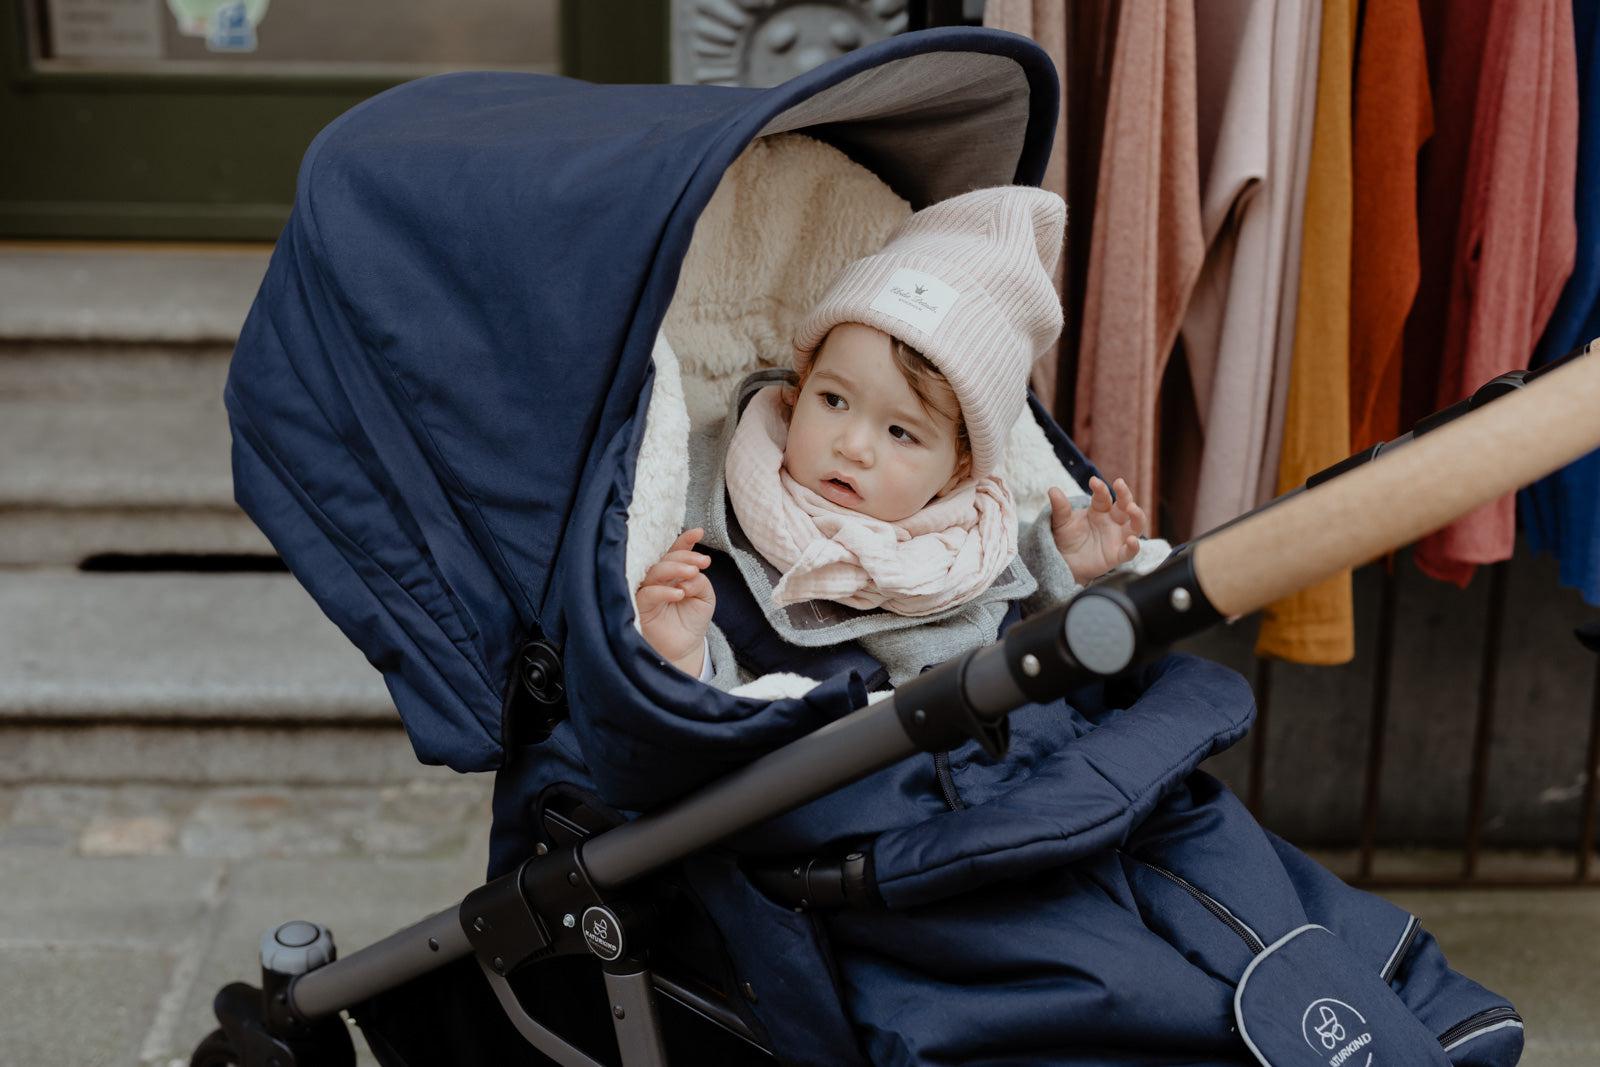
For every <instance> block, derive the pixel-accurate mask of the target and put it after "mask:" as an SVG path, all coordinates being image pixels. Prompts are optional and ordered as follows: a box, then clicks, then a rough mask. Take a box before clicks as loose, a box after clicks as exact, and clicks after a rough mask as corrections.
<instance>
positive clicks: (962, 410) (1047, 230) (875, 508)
mask: <svg viewBox="0 0 1600 1067" xmlns="http://www.w3.org/2000/svg"><path fill="white" fill-rule="evenodd" d="M1064 217H1065V208H1064V205H1063V204H1062V203H1061V200H1060V198H1059V197H1056V196H1055V195H1054V194H1051V193H1047V192H1044V191H1042V190H1038V189H1032V188H1027V187H1020V186H1008V187H1001V188H996V189H981V190H977V191H975V192H972V193H967V194H965V195H963V196H960V197H956V198H953V199H951V200H947V201H943V202H941V203H938V204H934V205H932V206H930V207H928V208H925V209H924V210H922V211H920V212H917V213H916V214H914V215H913V216H911V217H910V218H909V219H908V220H907V221H906V222H905V223H904V224H903V225H902V226H901V227H900V229H899V230H898V231H897V232H896V233H895V235H894V236H893V237H892V238H891V240H890V241H889V243H888V244H887V245H886V246H885V247H884V249H883V250H882V251H881V252H879V253H877V254H875V255H872V256H868V257H866V258H864V259H862V260H858V261H856V262H855V263H853V264H851V265H850V266H848V267H847V268H846V269H845V270H844V271H843V272H842V274H841V275H840V276H839V278H838V279H836V280H835V282H834V283H833V285H832V287H831V288H830V290H829V291H828V293H827V294H826V295H825V296H824V298H823V300H822V301H821V303H820V304H819V305H818V307H817V308H816V309H814V310H813V311H812V312H811V314H810V315H809V316H808V317H807V319H806V321H805V322H804V323H803V324H802V327H801V330H800V336H799V337H798V338H797V340H796V345H795V348H796V368H795V369H796V372H797V380H794V381H793V382H792V383H781V382H780V383H775V384H768V385H764V386H762V383H761V382H760V381H758V380H755V379H759V378H760V377H761V376H759V375H758V376H753V379H752V380H751V381H750V382H749V383H748V387H744V388H741V390H740V392H739V397H738V399H737V400H736V403H735V408H734V410H733V411H732V412H731V413H730V416H729V420H730V424H731V426H732V429H731V433H729V434H726V435H725V436H724V440H725V442H726V447H725V452H724V454H723V456H722V457H720V458H721V469H720V471H713V472H712V474H711V476H710V479H709V480H710V481H712V482H713V483H714V484H711V485H709V486H704V487H702V489H703V490H709V495H710V498H711V499H712V501H713V504H720V502H721V499H722V497H721V494H722V492H723V489H724V488H725V490H726V499H727V501H728V503H729V504H731V507H732V515H731V516H729V515H726V514H725V512H724V510H723V509H722V508H720V507H717V506H711V507H708V508H707V509H706V511H707V514H709V515H712V516H714V517H715V518H716V519H717V520H718V521H720V522H722V523H723V524H724V525H725V526H726V527H728V529H727V530H719V531H717V536H716V537H714V538H713V541H714V542H715V543H716V544H715V547H717V548H724V549H725V548H727V547H728V546H730V545H733V544H738V543H741V540H747V541H748V545H749V546H750V547H752V548H753V549H754V550H755V553H757V554H759V556H760V558H761V560H762V561H764V563H765V564H766V567H768V568H771V571H768V572H767V573H768V574H769V576H770V574H771V573H772V572H776V575H777V581H776V583H775V584H767V583H763V582H762V581H761V579H760V575H759V574H756V573H753V572H755V570H756V568H754V567H746V568H745V577H746V580H747V581H748V582H749V583H750V585H751V587H752V591H753V592H755V593H756V594H757V598H758V600H759V599H765V600H766V601H768V603H767V604H766V605H765V610H766V611H767V612H768V613H769V619H774V620H776V619H778V618H779V617H778V616H775V615H772V614H771V612H772V611H773V609H775V608H781V607H784V606H786V605H798V604H806V603H809V602H831V603H833V604H838V605H843V606H844V607H845V608H848V609H854V611H852V612H846V613H844V614H843V615H842V616H841V621H840V623H839V624H838V626H837V627H836V629H837V634H836V636H838V637H839V638H840V639H842V640H848V639H853V638H860V637H863V636H867V635H870V634H875V633H878V632H879V631H903V630H905V629H906V628H907V625H908V624H907V622H905V621H904V620H925V621H926V623H928V624H934V623H940V624H943V625H944V628H945V630H946V632H947V633H953V632H955V631H954V630H953V629H952V626H953V624H954V623H956V622H965V623H966V624H967V625H966V626H965V628H964V629H963V631H962V633H961V636H960V641H961V643H963V644H965V645H971V644H975V643H987V641H989V640H993V638H994V636H995V633H994V632H989V631H990V630H991V628H997V627H998V623H999V619H1000V617H1001V614H1002V613H1003V612H1002V611H1001V610H1000V609H1003V608H1004V607H1005V606H1006V604H1007V603H1008V602H1009V601H1011V600H1019V599H1024V598H1025V597H1026V596H1028V595H1031V594H1033V593H1035V592H1036V591H1037V590H1038V589H1039V587H1040V585H1041V584H1048V585H1051V586H1052V591H1053V592H1055V593H1058V594H1059V593H1061V592H1062V591H1063V590H1065V589H1068V588H1070V587H1075V586H1081V585H1082V584H1084V583H1086V582H1088V581H1090V580H1091V579H1093V578H1095V577H1097V576H1099V575H1101V574H1103V573H1105V572H1106V571H1107V570H1109V569H1111V568H1113V567H1115V566H1117V565H1119V564H1122V563H1126V562H1128V561H1129V560H1132V559H1133V558H1134V556H1135V555H1136V554H1137V553H1138V550H1139V544H1140V541H1139V535H1140V534H1142V533H1143V532H1144V529H1145V515H1144V512H1143V510H1142V509H1141V508H1140V507H1139V505H1138V504H1137V503H1136V502H1135V501H1134V498H1133V494H1132V493H1131V491H1130V490H1129V489H1128V486H1127V485H1126V484H1125V483H1124V482H1123V481H1122V480H1121V479H1118V480H1117V482H1116V484H1115V491H1116V499H1115V500H1113V499H1112V494H1111V491H1110V489H1109V488H1108V487H1107V486H1106V484H1105V483H1104V482H1102V481H1101V480H1100V479H1098V478H1094V479H1091V481H1090V486H1089V489H1090V494H1091V497H1090V502H1089V505H1088V507H1086V508H1083V509H1074V508H1073V507H1072V506H1071V504H1070V503H1069V502H1068V500H1067V497H1066V494H1065V493H1064V492H1062V490H1060V489H1059V488H1052V489H1051V490H1050V494H1049V497H1050V510H1049V514H1048V525H1047V527H1044V528H1042V529H1041V530H1039V531H1038V532H1037V533H1032V532H1030V535H1029V536H1028V537H1026V538H1024V540H1025V541H1026V542H1027V544H1025V545H1023V546H1022V555H1023V556H1024V557H1026V556H1029V555H1030V551H1029V547H1028V546H1029V545H1032V546H1035V547H1034V548H1033V550H1032V552H1031V555H1032V558H1029V559H1027V560H1026V563H1027V568H1026V570H1027V571H1028V572H1039V573H1021V571H1022V568H1019V567H1018V566H1017V564H1018V563H1020V562H1023V560H1022V559H1020V558H1019V531H1018V522H1017V517H1016V504H1015V502H1014V501H1013V500H1012V498H1011V494H1010V491H1009V489H1008V488H1007V487H1006V484H1005V481H1004V478H1003V477H1002V475H1001V474H1000V473H999V471H998V468H999V466H1000V460H1001V458H1002V456H1003V455H1004V449H1005V439H1006V434H1007V433H1008V432H1009V430H1010V428H1011V426H1012V425H1013V424H1014V423H1015V421H1016V419H1017V417H1018V416H1019V415H1020V414H1021V412H1022V410H1023V406H1024V404H1025V402H1026V401H1025V398H1026V389H1027V376H1028V371H1029V369H1030V368H1031V366H1032V364H1033V362H1034V359H1035V358H1036V356H1037V354H1038V353H1039V352H1040V351H1042V350H1043V349H1044V348H1045V347H1046V346H1048V345H1049V344H1051V343H1052V342H1053V341H1054V340H1055V337H1056V335H1057V334H1058V333H1059V332H1060V329H1061V313H1060V304H1059V300H1058V299H1057V297H1056V294H1055V291H1054V288H1053V287H1052V285H1051V281H1050V269H1051V267H1052V266H1053V264H1054V259H1055V255H1056V250H1057V249H1059V247H1060V243H1061V233H1062V225H1063V223H1064ZM767 377H770V374H769V375H767ZM713 466H714V465H713ZM702 480H705V479H702ZM701 495H702V497H704V496H706V493H705V492H702V494H701ZM735 520H736V522H737V530H736V532H735V530H734V526H735ZM1035 525H1037V524H1035ZM706 533H707V531H706V530H705V529H704V528H695V529H690V530H687V531H685V532H684V533H683V534H681V535H680V536H679V537H678V539H677V540H676V541H675V542H674V543H673V544H672V546H671V548H670V549H669V550H668V551H667V552H666V553H665V554H664V555H663V556H662V557H661V558H660V559H659V560H658V561H657V562H656V563H655V564H654V565H652V566H651V567H650V568H649V570H648V571H647V572H646V574H645V576H644V579H643V581H642V582H641V584H640V586H639V588H638V590H637V593H636V597H635V602H636V605H637V608H638V614H639V624H640V630H641V632H642V633H643V635H644V638H645V640H646V641H647V642H648V643H649V644H650V646H651V647H652V648H653V649H655V651H656V652H657V653H658V654H659V655H660V656H662V657H663V658H664V659H666V660H668V661H669V662H671V663H672V664H674V665H675V666H677V667H678V668H679V669H681V670H683V671H685V672H687V673H688V674H690V675H694V676H698V677H700V678H702V679H704V680H710V679H711V678H712V677H713V675H714V674H717V673H720V672H717V671H714V670H713V669H712V664H711V663H710V662H709V658H710V653H709V650H710V648H711V645H710V643H709V642H708V635H709V634H710V633H711V632H712V629H713V628H712V616H713V613H714V612H715V610H716V606H717V602H716V595H715V593H714V591H713V588H712V583H711V581H710V579H709V578H708V577H707V575H706V573H705V572H706V569H707V568H708V567H709V566H710V565H711V563H712V559H711V557H710V556H709V555H707V554H705V553H703V552H699V551H696V546H697V545H698V544H699V543H700V541H701V539H702V538H703V537H705V536H706ZM741 535H742V537H741ZM1041 543H1047V544H1049V545H1051V546H1053V550H1054V552H1055V553H1056V558H1055V559H1054V560H1050V559H1046V558H1041V553H1040V550H1039V549H1038V548H1037V547H1036V546H1038V545H1039V544H1041ZM746 555H747V556H748V555H749V553H748V551H747V552H746ZM1052 570H1054V571H1056V572H1064V573H1062V574H1060V577H1059V579H1058V580H1056V581H1054V582H1042V578H1041V574H1045V575H1047V574H1048V573H1049V572H1051V571H1052ZM1002 577H1004V580H1003V581H1000V582H998V583H997V580H999V579H1002ZM752 579H754V580H752ZM997 586H1003V587H1004V589H1003V596H997V594H996V588H997ZM984 601H988V602H991V605H992V604H993V603H994V602H996V601H998V607H995V606H990V607H989V608H987V609H986V610H984V611H978V610H976V609H977V608H979V607H982V606H983V605H982V602H984ZM861 613H870V615H871V616H876V617H878V618H883V617H884V615H885V613H887V616H889V617H890V618H889V621H887V622H882V623H874V622H872V621H871V618H870V617H869V618H865V619H864V617H863V615H862V614H861ZM814 614H815V615H816V618H819V619H822V620H823V621H824V623H826V621H827V619H828V618H829V616H827V615H826V613H814ZM807 618H808V627H806V628H804V629H806V630H807V632H804V633H802V632H801V630H798V629H796V630H788V629H785V630H781V631H780V634H781V636H784V637H787V638H789V639H790V640H796V641H804V642H805V643H808V644H813V645H814V644H818V643H821V642H823V641H825V640H827V639H828V638H827V635H828V632H829V629H830V627H829V626H828V625H820V626H816V625H809V620H810V618H811V616H808V617H807ZM974 622H975V623H976V625H975V626H973V625H972V624H973V623H974ZM968 631H971V632H968ZM819 634H820V635H821V636H820V637H819ZM881 640H887V637H884V638H881ZM905 647H906V638H905V637H904V635H903V634H902V636H901V637H900V640H899V644H898V645H895V646H894V647H893V648H892V649H891V650H890V654H889V655H888V656H885V655H883V654H882V653H881V652H880V651H879V649H877V648H874V649H873V651H874V652H875V653H879V658H880V659H885V660H886V661H888V660H889V659H893V658H899V659H903V658H905V653H904V649H905ZM913 647H914V646H913ZM915 651H916V653H922V652H924V651H926V652H927V653H928V654H930V655H932V654H935V653H936V654H937V658H936V659H930V660H929V662H937V659H943V658H948V654H947V653H950V652H951V646H950V644H949V641H948V640H946V641H943V642H940V641H934V642H933V647H932V648H929V649H927V650H923V649H921V648H916V649H915ZM724 658H725V657H724ZM915 658H918V657H917V655H913V656H912V659H915ZM908 662H910V661H908ZM926 665H927V664H926V663H924V664H914V666H916V667H917V668H918V669H920V666H926ZM902 673H906V672H905V671H902ZM895 684H898V680H896V683H895Z"/></svg>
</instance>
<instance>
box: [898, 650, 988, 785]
mask: <svg viewBox="0 0 1600 1067" xmlns="http://www.w3.org/2000/svg"><path fill="white" fill-rule="evenodd" d="M974 655H976V653H971V652H969V653H968V654H967V655H965V656H962V657H961V658H960V659H958V660H951V661H949V662H947V663H943V664H941V665H939V666H938V667H935V668H934V669H933V670H931V671H925V672H923V673H922V674H921V675H919V676H918V677H916V678H914V679H912V680H911V681H909V682H907V683H906V684H905V685H902V686H900V687H899V688H898V689H896V690H895V691H894V710H895V714H896V715H897V716H898V717H899V719H900V725H901V727H903V728H904V729H905V732H906V736H907V737H909V738H911V741H912V743H913V744H915V745H916V746H917V747H918V748H919V749H921V750H922V751H923V752H944V751H947V750H949V749H952V748H955V747H957V746H958V745H960V744H961V743H962V742H964V741H966V740H968V739H969V738H970V739H971V740H973V741H976V742H978V745H979V746H980V747H981V748H982V749H983V751H984V752H986V753H987V754H988V755H989V756H990V758H992V759H998V758H1000V757H1001V756H1003V755H1005V752H1006V748H1007V747H1008V746H1009V745H1010V744H1011V728H1010V726H1009V725H1008V724H1007V720H1006V718H1005V717H1004V716H1001V717H1000V718H998V719H992V720H991V719H988V718H985V717H984V716H982V715H980V714H978V709H977V708H975V707H973V706H972V703H971V702H970V701H968V700H967V691H966V690H967V687H966V678H967V665H968V664H970V663H971V662H972V657H973V656H974Z"/></svg>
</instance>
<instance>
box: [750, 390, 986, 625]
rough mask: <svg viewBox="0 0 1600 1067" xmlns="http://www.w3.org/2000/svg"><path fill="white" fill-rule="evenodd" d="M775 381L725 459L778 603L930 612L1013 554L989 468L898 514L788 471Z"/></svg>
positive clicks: (974, 587) (958, 597) (753, 406)
mask: <svg viewBox="0 0 1600 1067" xmlns="http://www.w3.org/2000/svg"><path fill="white" fill-rule="evenodd" d="M780 393H781V387H780V386H768V387H766V388H764V389H762V390H761V391H760V392H758V393H757V394H756V395H755V396H753V397H751V398H750V402H749V403H748V404H747V405H746V406H745V410H744V414H743V416H741V417H740V419H739V424H738V426H737V427H735V429H734V432H733V438H732V440H731V442H730V443H729V446H728V456H727V461H726V464H725V470H726V478H727V483H728V497H729V499H730V500H731V501H732V503H733V511H734V515H735V516H736V517H737V518H738V520H739V526H740V528H741V529H743V530H744V532H745V535H746V536H747V537H749V538H750V543H751V544H753V545H754V546H755V547H756V550H757V551H759V552H760V553H761V554H762V555H763V556H765V557H766V558H767V560H768V561H769V562H770V563H771V564H772V565H773V566H774V567H776V568H778V570H779V571H781V572H783V577H782V579H781V580H780V581H779V582H778V584H777V586H776V587H774V589H773V591H772V596H773V600H774V601H775V602H776V603H777V604H779V605H780V606H781V605H786V604H797V603H800V602H801V601H806V600H833V601H837V602H838V603H841V604H844V605H847V606H849V607H852V608H863V609H870V608H883V609H884V610H885V611H892V612H894V613H895V614H897V615H909V616H917V615H931V614H933V613H934V612H938V611H943V610H945V609H946V608H950V607H955V606H957V605H959V604H963V603H965V602H967V601H968V600H971V599H972V598H973V597H976V596H978V595H979V594H980V593H982V592H983V591H984V590H985V589H987V588H989V586H990V585H991V584H993V582H994V580H995V579H996V578H998V577H999V576H1000V574H1001V573H1002V572H1003V571H1004V570H1005V569H1006V567H1007V566H1008V565H1009V564H1010V562H1011V559H1012V557H1013V556H1015V555H1016V553H1017V515H1016V505H1015V503H1014V502H1013V501H1012V499H1011V492H1010V490H1008V489H1007V488H1006V486H1005V483H1004V482H1003V481H1002V480H1001V479H1000V478H998V477H996V476H995V475H992V474H991V475H986V476H984V477H981V478H975V479H972V480H970V481H966V482H963V483H961V484H960V485H958V486H957V487H956V488H954V489H952V490H951V491H950V492H949V493H947V494H945V495H944V496H942V497H939V498H938V499H936V500H934V501H933V502H932V503H930V504H929V505H928V506H927V507H925V508H923V509H922V510H921V511H919V512H917V513H916V514H915V515H912V516H910V517H909V518H906V519H902V520H900V521H899V522H884V521H883V520H881V519H875V518H873V517H872V516H870V515H864V514H862V513H861V512H858V511H851V510H850V509H849V508H845V507H840V506H839V505H837V504H834V503H832V502H831V501H829V500H826V499H824V498H823V497H821V496H819V495H818V494H816V493H814V492H812V491H811V490H810V489H807V488H806V487H805V486H803V485H801V484H799V483H798V482H796V481H795V480H794V479H793V478H791V477H789V474H788V472H787V471H785V470H784V469H783V449H784V444H785V443H786V442H787V441H788V438H789V423H788V419H787V418H786V414H787V413H786V411H785V409H784V405H783V402H782V399H781V396H780Z"/></svg>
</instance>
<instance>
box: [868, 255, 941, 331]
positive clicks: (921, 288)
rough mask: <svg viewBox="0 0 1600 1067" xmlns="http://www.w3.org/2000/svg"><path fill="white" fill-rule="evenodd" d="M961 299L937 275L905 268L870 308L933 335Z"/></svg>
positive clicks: (887, 284)
mask: <svg viewBox="0 0 1600 1067" xmlns="http://www.w3.org/2000/svg"><path fill="white" fill-rule="evenodd" d="M960 299H961V294H960V293H958V292H956V290H954V289H952V288H950V286H948V285H946V284H945V283H944V282H941V281H940V280H939V279H938V278H935V277H934V276H933V275H931V274H924V273H923V272H922V271H920V270H912V269H911V268H909V267H901V268H900V269H899V270H897V271H895V272H894V274H892V275H890V277H889V281H888V282H887V283H886V284H885V285H884V287H883V288H882V289H879V290H878V295H877V296H875V297H873V298H872V303H871V304H869V305H868V307H870V308H872V310H873V311H881V312H882V313H883V314H885V315H888V316H889V317H890V318H894V319H899V320H900V321H901V322H903V323H905V324H906V325H908V326H915V327H916V328H917V329H919V330H921V331H922V332H923V333H932V332H933V331H934V330H935V329H937V328H938V326H939V323H940V322H942V321H944V317H945V315H946V314H947V313H948V312H949V311H950V305H952V304H954V303H955V302H956V301H957V300H960Z"/></svg>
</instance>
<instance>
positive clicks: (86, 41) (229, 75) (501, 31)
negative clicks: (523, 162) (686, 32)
mask: <svg viewBox="0 0 1600 1067" xmlns="http://www.w3.org/2000/svg"><path fill="white" fill-rule="evenodd" d="M667 12H668V4H667V0H451V2H450V3H447V4H445V3H438V2H437V0H337V2H330V0H0V160H3V161H4V166H3V167H0V238H18V237H28V238H84V239H103V238H137V239H154V240H225V241H263V240H272V239H273V238H275V237H276V236H277V234H278V231H279V229H280V228H281V227H282V226H283V223H284V220H285V219H286V218H287V217H288V213H289V205H290V202H291V199H292V197H293V192H294V180H295V173H296V171H297V169H298V167H299V164H300V158H301V156H302V155H303V154H304V152H305V148H306V145H307V144H309V143H310V141H311V138H312V137H314V136H315V135H316V133H317V131H318V130H320V129H321V128H322V127H323V126H325V125H326V124H327V123H328V122H329V121H330V120H331V119H333V118H334V117H335V116H337V115H339V114H340V113H341V112H343V111H345V110H346V109H348V108H349V107H351V106H352V105H354V104H356V103H358V102H360V101H361V100H363V99H365V98H366V97H368V96H371V95H373V94H374V93H377V92H381V91H382V90H384V89H387V88H389V87H391V86H393V85H397V84H399V83H400V82H402V81H406V80H408V79H410V78H415V77H420V76H423V75H426V74H430V73H436V72H440V71H445V70H462V69H510V70H528V71H538V72H543V73H565V74H570V75H572V76H574V77H581V78H587V79H589V80H592V81H633V82H659V81H665V80H666V78H667V56H668V31H667V22H668V13H667Z"/></svg>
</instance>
